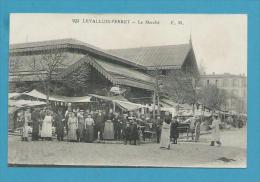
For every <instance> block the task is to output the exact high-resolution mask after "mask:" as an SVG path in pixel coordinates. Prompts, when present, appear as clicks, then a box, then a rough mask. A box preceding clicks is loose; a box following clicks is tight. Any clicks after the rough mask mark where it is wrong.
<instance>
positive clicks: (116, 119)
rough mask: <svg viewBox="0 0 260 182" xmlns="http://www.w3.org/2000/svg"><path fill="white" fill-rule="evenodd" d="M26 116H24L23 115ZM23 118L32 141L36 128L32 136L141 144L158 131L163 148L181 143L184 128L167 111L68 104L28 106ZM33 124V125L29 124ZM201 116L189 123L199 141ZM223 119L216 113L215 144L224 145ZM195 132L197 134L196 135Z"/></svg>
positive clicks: (23, 133) (24, 129)
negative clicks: (86, 107) (149, 114)
mask: <svg viewBox="0 0 260 182" xmlns="http://www.w3.org/2000/svg"><path fill="white" fill-rule="evenodd" d="M21 117H22V119H21ZM17 120H23V126H22V130H21V136H22V140H23V141H28V138H29V131H30V128H32V131H31V133H32V135H31V140H32V141H37V140H53V138H54V137H53V136H54V135H56V137H57V140H58V141H64V140H66V141H69V142H88V143H92V142H100V141H104V140H118V141H123V142H124V144H132V145H140V143H141V141H142V140H143V141H145V140H146V138H151V137H152V136H154V135H156V142H157V143H160V147H161V148H166V149H170V144H171V143H172V144H177V140H178V138H179V132H180V127H179V124H180V120H179V118H178V117H173V116H172V115H171V114H170V113H168V112H166V113H165V115H164V117H163V118H162V117H161V116H159V115H158V116H157V117H156V118H155V119H151V118H147V117H146V116H145V115H142V114H136V113H133V112H121V113H116V112H112V111H111V110H110V111H104V110H96V111H89V110H83V109H79V108H77V109H75V108H72V107H71V106H68V108H67V109H66V111H63V110H62V109H61V108H58V109H56V112H55V111H54V109H52V108H51V107H44V108H27V109H26V110H25V111H24V114H23V115H22V116H20V117H17ZM29 125H30V126H29ZM200 126H201V120H200V119H199V118H196V117H193V118H191V120H190V123H189V129H188V131H187V134H188V133H191V137H192V140H193V141H195V142H197V141H198V140H199V136H200ZM219 126H220V121H219V119H218V116H214V119H213V121H212V124H211V125H210V126H209V127H210V128H211V129H212V142H211V146H214V144H215V143H217V144H218V145H221V142H220V137H219V128H220V127H219ZM194 134H195V137H194Z"/></svg>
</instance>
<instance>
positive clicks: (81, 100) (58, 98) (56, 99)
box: [23, 90, 91, 103]
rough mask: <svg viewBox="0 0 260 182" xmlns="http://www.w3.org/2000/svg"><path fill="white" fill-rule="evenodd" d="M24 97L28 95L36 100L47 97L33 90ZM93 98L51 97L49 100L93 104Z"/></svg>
mask: <svg viewBox="0 0 260 182" xmlns="http://www.w3.org/2000/svg"><path fill="white" fill-rule="evenodd" d="M23 95H28V96H31V97H34V98H38V99H44V100H46V98H47V96H46V95H45V94H43V93H41V92H39V91H37V90H32V91H31V92H28V93H23ZM90 99H91V96H83V97H67V96H60V95H50V96H49V100H50V101H56V102H72V103H74V102H78V103H80V102H91V101H90Z"/></svg>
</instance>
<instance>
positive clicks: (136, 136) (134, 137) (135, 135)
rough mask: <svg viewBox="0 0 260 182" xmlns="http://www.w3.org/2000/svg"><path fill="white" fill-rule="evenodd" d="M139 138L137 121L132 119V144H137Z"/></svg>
mask: <svg viewBox="0 0 260 182" xmlns="http://www.w3.org/2000/svg"><path fill="white" fill-rule="evenodd" d="M138 139H139V133H138V128H137V123H136V121H134V120H132V121H131V123H130V144H133V145H136V141H137V140H138Z"/></svg>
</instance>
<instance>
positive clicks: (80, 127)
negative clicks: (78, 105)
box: [77, 110, 85, 142]
mask: <svg viewBox="0 0 260 182" xmlns="http://www.w3.org/2000/svg"><path fill="white" fill-rule="evenodd" d="M84 128H85V120H84V111H83V110H80V112H79V113H78V136H77V141H78V142H82V141H83V132H84Z"/></svg>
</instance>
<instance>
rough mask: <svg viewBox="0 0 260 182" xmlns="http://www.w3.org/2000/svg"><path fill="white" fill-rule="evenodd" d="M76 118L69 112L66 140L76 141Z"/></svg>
mask: <svg viewBox="0 0 260 182" xmlns="http://www.w3.org/2000/svg"><path fill="white" fill-rule="evenodd" d="M77 128H78V119H77V117H76V116H75V114H74V113H73V112H70V113H69V119H68V130H69V131H68V141H77Z"/></svg>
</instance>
